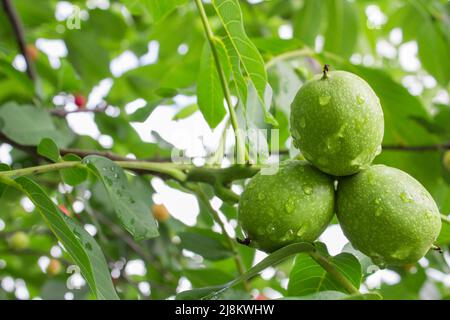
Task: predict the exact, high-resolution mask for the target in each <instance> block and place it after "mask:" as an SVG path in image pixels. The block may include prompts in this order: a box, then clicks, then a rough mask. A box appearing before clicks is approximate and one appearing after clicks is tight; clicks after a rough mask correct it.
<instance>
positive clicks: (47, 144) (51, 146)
mask: <svg viewBox="0 0 450 320" xmlns="http://www.w3.org/2000/svg"><path fill="white" fill-rule="evenodd" d="M37 152H38V153H39V154H40V155H41V156H43V157H45V158H47V159H49V160H51V161H53V162H58V161H59V149H58V146H57V145H56V143H55V142H54V141H53V140H52V139H50V138H44V139H42V140H41V142H40V143H39V145H38V147H37Z"/></svg>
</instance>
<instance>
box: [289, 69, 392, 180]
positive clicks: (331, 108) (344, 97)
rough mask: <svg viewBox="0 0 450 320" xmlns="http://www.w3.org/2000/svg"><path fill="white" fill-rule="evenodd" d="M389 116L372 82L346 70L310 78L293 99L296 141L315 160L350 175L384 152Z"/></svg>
mask: <svg viewBox="0 0 450 320" xmlns="http://www.w3.org/2000/svg"><path fill="white" fill-rule="evenodd" d="M383 133H384V120H383V111H382V109H381V105H380V101H379V99H378V97H377V96H376V94H375V92H374V91H373V90H372V88H371V87H370V86H369V84H368V83H367V82H366V81H364V80H363V79H361V78H360V77H358V76H357V75H355V74H353V73H350V72H345V71H332V72H327V71H326V70H324V75H317V76H315V77H314V78H313V79H312V80H310V81H308V82H306V83H305V84H304V85H303V86H302V87H301V88H300V90H299V92H298V93H297V96H296V97H295V99H294V101H293V103H292V105H291V134H292V137H293V139H294V144H295V146H297V147H298V148H299V149H300V151H301V152H302V154H303V155H304V157H305V158H306V159H307V160H308V161H310V162H311V163H312V164H313V165H314V166H316V167H317V168H319V169H320V170H322V171H323V172H326V173H328V174H331V175H334V176H345V175H350V174H353V173H356V172H358V171H359V170H361V169H362V168H365V167H367V166H368V165H370V163H371V162H372V160H373V159H374V158H375V156H376V155H378V154H379V153H380V152H381V141H382V140H383Z"/></svg>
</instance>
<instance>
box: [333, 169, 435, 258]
mask: <svg viewBox="0 0 450 320" xmlns="http://www.w3.org/2000/svg"><path fill="white" fill-rule="evenodd" d="M336 205H337V208H336V210H337V212H336V214H337V217H338V219H339V222H340V224H341V227H342V229H343V231H344V234H345V235H346V236H347V238H348V239H349V240H350V242H351V243H352V245H353V246H354V247H355V248H357V249H358V250H360V251H361V252H363V253H365V254H366V255H368V256H369V257H371V258H372V260H373V262H374V263H376V264H378V265H404V264H410V263H414V262H417V261H418V260H419V259H420V258H421V257H423V256H424V255H425V254H426V253H427V251H428V250H429V249H430V248H431V246H432V245H433V243H434V241H435V240H436V238H437V237H438V235H439V232H440V229H441V219H440V213H439V210H438V208H437V206H436V203H435V202H434V200H433V198H432V197H431V195H430V194H429V193H428V191H427V190H426V189H425V188H424V187H423V186H422V185H421V184H420V183H419V182H418V181H417V180H415V179H414V178H413V177H411V176H410V175H408V174H407V173H405V172H403V171H401V170H399V169H396V168H391V167H387V166H384V165H374V166H371V167H369V168H368V169H366V170H363V171H361V172H359V173H357V174H355V175H353V176H349V177H344V178H342V179H341V180H340V181H339V184H338V187H337V202H336Z"/></svg>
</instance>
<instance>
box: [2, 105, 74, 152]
mask: <svg viewBox="0 0 450 320" xmlns="http://www.w3.org/2000/svg"><path fill="white" fill-rule="evenodd" d="M0 122H1V126H0V130H1V132H3V134H4V135H6V136H7V137H8V138H10V139H11V140H13V141H14V142H17V143H19V144H22V145H26V146H30V145H31V146H36V145H38V144H39V142H41V140H42V139H44V138H51V139H52V140H53V141H54V142H55V143H56V144H57V145H58V146H59V147H65V146H67V145H68V144H69V143H70V142H71V141H72V140H73V135H70V134H69V135H68V134H65V133H63V132H62V131H61V132H60V131H59V130H57V127H56V126H55V123H54V122H53V121H52V118H51V116H50V114H49V113H48V112H47V111H45V110H44V109H41V108H37V107H34V106H31V105H18V104H16V103H13V102H11V103H7V104H5V105H3V106H2V107H1V108H0Z"/></svg>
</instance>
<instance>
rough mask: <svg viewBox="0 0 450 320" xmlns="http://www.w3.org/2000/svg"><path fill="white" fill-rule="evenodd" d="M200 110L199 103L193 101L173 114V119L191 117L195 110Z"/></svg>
mask: <svg viewBox="0 0 450 320" xmlns="http://www.w3.org/2000/svg"><path fill="white" fill-rule="evenodd" d="M197 111H198V104H196V103H193V104H190V105H188V106H186V107H184V108H182V109H181V110H180V111H178V112H177V113H176V114H175V115H174V116H173V118H172V119H173V120H182V119H186V118H188V117H190V116H191V115H193V114H194V113H195V112H197Z"/></svg>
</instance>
